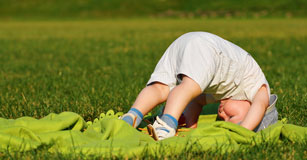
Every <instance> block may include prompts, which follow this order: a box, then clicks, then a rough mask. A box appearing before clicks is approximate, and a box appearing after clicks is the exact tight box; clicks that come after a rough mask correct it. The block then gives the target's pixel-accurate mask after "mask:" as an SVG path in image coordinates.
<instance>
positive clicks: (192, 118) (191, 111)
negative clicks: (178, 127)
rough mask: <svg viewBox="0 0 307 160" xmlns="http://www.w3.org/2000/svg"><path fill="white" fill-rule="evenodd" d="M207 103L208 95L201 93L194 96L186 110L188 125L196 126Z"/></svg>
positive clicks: (190, 126)
mask: <svg viewBox="0 0 307 160" xmlns="http://www.w3.org/2000/svg"><path fill="white" fill-rule="evenodd" d="M204 105H206V95H205V94H203V93H202V94H200V95H199V96H197V97H196V98H194V99H193V100H192V101H191V102H190V103H189V104H188V106H187V107H186V109H185V110H184V117H185V119H186V121H185V122H186V127H188V128H196V127H197V121H198V117H199V115H200V113H201V111H202V108H203V106H204Z"/></svg>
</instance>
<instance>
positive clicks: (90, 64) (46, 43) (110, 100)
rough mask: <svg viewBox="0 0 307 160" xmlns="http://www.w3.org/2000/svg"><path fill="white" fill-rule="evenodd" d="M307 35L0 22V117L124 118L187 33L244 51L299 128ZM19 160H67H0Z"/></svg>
mask: <svg viewBox="0 0 307 160" xmlns="http://www.w3.org/2000/svg"><path fill="white" fill-rule="evenodd" d="M306 28H307V21H306V19H253V20H248V19H129V20H127V19H115V20H112V19H106V20H89V21H1V22H0V117H3V118H18V117H21V116H31V117H35V118H41V117H43V116H46V115H47V114H49V113H50V112H55V113H60V112H63V111H73V112H76V113H78V114H80V115H81V116H83V117H84V119H85V120H93V119H94V118H96V117H98V116H99V114H100V113H101V112H106V111H107V110H109V109H113V110H115V111H127V110H128V109H129V107H130V106H131V105H132V103H133V101H134V99H135V98H136V96H137V94H138V92H139V91H140V90H141V89H142V88H143V87H144V86H145V84H146V82H147V80H148V79H149V77H150V74H151V72H152V71H153V69H154V67H155V65H156V63H157V62H158V60H159V59H160V57H161V56H162V54H163V52H164V51H165V50H166V48H167V47H168V46H169V45H170V43H171V42H172V41H174V40H175V39H176V38H177V37H178V36H180V35H182V34H183V33H186V32H190V31H208V32H211V33H214V34H217V35H219V36H221V37H223V38H225V39H228V40H230V41H232V42H234V43H236V44H238V45H239V46H241V47H242V48H243V49H245V50H246V51H248V52H249V53H250V54H251V55H252V56H253V57H254V58H255V59H256V61H257V62H258V64H259V65H260V66H261V67H262V70H263V72H264V73H265V74H266V77H267V79H268V81H269V84H270V86H271V92H272V93H275V94H277V95H278V96H279V100H278V102H277V110H278V112H279V118H280V119H282V118H287V119H288V122H289V123H292V124H295V125H300V126H304V127H306V124H307V120H306V113H307V111H306V109H307V108H306V103H307V87H306V86H307V74H306V73H307V67H306V64H307V63H306V60H307V55H306V50H307V45H306V44H307V30H306ZM306 148H307V146H306V143H303V144H292V143H291V142H284V143H283V144H279V145H270V144H268V145H267V146H253V147H251V148H250V152H248V153H233V154H229V155H220V154H219V153H186V154H185V153H183V155H177V157H176V156H174V157H169V158H178V157H180V156H182V157H186V158H187V159H191V158H193V157H194V158H195V157H196V158H210V159H211V158H213V157H215V158H217V159H228V158H230V159H231V158H244V159H250V158H252V159H258V158H267V159H269V158H274V159H277V158H278V159H279V158H282V159H289V158H290V159H297V158H299V159H306V158H307V151H306ZM74 156H76V157H75V158H78V157H79V158H80V157H81V158H82V155H74ZM18 157H19V158H21V157H28V158H35V157H36V158H71V156H65V155H54V154H49V153H48V152H47V148H44V147H43V148H40V149H38V150H35V151H31V152H27V153H16V154H14V153H13V154H9V153H0V158H18ZM188 157H190V158H188ZM149 158H150V157H149ZM151 158H157V157H151Z"/></svg>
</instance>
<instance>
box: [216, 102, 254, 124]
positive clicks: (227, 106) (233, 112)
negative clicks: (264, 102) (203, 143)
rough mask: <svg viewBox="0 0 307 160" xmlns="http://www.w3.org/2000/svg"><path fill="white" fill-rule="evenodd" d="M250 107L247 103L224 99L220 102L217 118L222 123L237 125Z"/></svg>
mask: <svg viewBox="0 0 307 160" xmlns="http://www.w3.org/2000/svg"><path fill="white" fill-rule="evenodd" d="M250 106H251V103H250V102H249V101H245V100H243V101H242V100H232V99H224V100H221V103H220V106H219V109H218V116H219V117H220V118H221V119H223V120H224V121H228V122H232V123H239V122H241V121H242V120H243V119H244V118H245V116H246V114H247V112H248V110H249V108H250Z"/></svg>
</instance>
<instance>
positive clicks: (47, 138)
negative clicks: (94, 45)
mask: <svg viewBox="0 0 307 160" xmlns="http://www.w3.org/2000/svg"><path fill="white" fill-rule="evenodd" d="M117 117H118V115H114V112H112V111H109V112H108V113H107V114H106V115H105V114H102V115H101V117H100V118H99V119H96V120H95V121H94V122H93V123H86V122H85V121H84V120H83V118H82V117H81V116H80V115H78V114H76V113H72V112H63V113H60V114H54V113H51V114H49V115H48V116H46V117H44V118H42V119H39V120H37V119H34V118H31V117H21V118H18V119H15V120H13V119H4V118H0V152H7V151H18V152H21V151H29V150H33V149H36V148H38V147H40V146H47V147H49V151H50V152H60V153H63V154H65V153H68V154H69V153H82V154H85V155H100V156H101V155H102V156H103V155H110V153H111V154H112V155H123V156H126V157H131V156H137V155H141V154H143V153H146V154H153V155H156V154H178V153H180V152H183V151H186V150H189V151H193V150H201V151H208V150H211V151H214V150H217V149H218V150H219V151H221V152H230V151H237V150H239V149H240V150H242V148H244V146H250V145H257V144H261V143H264V142H265V143H267V142H270V143H279V142H280V141H282V140H283V139H288V140H290V141H293V142H306V136H307V128H306V127H300V126H295V125H292V124H286V123H285V122H283V121H278V122H277V123H276V124H274V125H272V126H270V127H268V128H266V129H264V130H262V131H261V132H258V133H254V132H252V131H249V130H247V129H245V128H243V127H241V126H239V125H236V124H233V123H228V122H223V121H215V120H216V115H202V116H201V117H200V119H199V125H198V128H197V129H192V130H190V131H188V132H180V133H179V135H178V136H176V137H172V138H169V139H166V140H163V141H154V140H153V139H152V138H151V137H150V136H149V135H147V134H145V133H144V131H143V132H142V131H139V130H137V129H134V128H132V127H131V126H129V125H128V124H127V123H125V122H124V121H122V120H119V119H118V118H117ZM169 148H172V149H171V150H170V149H169Z"/></svg>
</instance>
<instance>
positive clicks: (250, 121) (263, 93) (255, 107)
mask: <svg viewBox="0 0 307 160" xmlns="http://www.w3.org/2000/svg"><path fill="white" fill-rule="evenodd" d="M268 105H269V95H268V92H267V88H266V86H265V85H263V86H262V87H261V88H260V89H259V90H258V92H257V93H256V95H255V97H254V99H253V102H252V105H251V107H250V109H249V111H248V112H247V115H246V116H245V118H244V119H243V121H242V123H241V124H240V125H241V126H243V127H245V128H247V129H249V130H253V129H254V128H256V126H257V125H258V124H259V123H260V122H261V120H262V118H263V116H264V113H265V110H266V108H267V107H268Z"/></svg>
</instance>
